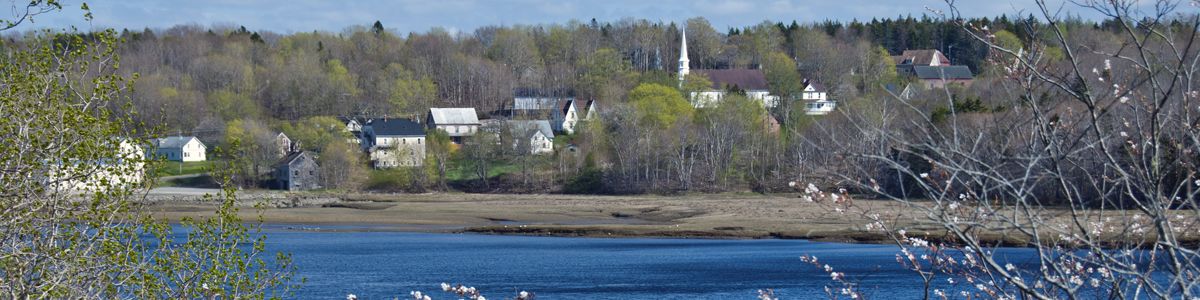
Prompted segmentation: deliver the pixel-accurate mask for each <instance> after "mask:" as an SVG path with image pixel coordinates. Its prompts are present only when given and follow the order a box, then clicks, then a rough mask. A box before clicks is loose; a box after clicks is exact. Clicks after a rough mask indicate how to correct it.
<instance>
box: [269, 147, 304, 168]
mask: <svg viewBox="0 0 1200 300" xmlns="http://www.w3.org/2000/svg"><path fill="white" fill-rule="evenodd" d="M308 155H309V154H308V151H300V152H292V153H288V155H286V156H284V157H283V158H280V159H279V161H276V162H275V164H274V166H275V167H276V168H278V167H282V166H287V165H291V164H292V162H294V161H296V159H299V158H300V157H302V156H308Z"/></svg>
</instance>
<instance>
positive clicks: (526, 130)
mask: <svg viewBox="0 0 1200 300" xmlns="http://www.w3.org/2000/svg"><path fill="white" fill-rule="evenodd" d="M507 123H508V130H509V131H510V132H511V134H512V135H511V136H512V137H513V148H515V149H517V150H521V149H522V143H528V146H529V153H530V154H545V153H553V152H554V130H553V129H552V126H551V124H550V121H547V120H510V121H508V122H507Z"/></svg>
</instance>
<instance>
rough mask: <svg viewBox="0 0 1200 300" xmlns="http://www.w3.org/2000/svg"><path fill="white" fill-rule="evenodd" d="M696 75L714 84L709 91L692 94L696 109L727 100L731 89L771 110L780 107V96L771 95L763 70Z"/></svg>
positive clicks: (703, 70) (718, 71) (702, 72)
mask: <svg viewBox="0 0 1200 300" xmlns="http://www.w3.org/2000/svg"><path fill="white" fill-rule="evenodd" d="M695 71H696V73H699V74H703V75H705V76H707V77H708V80H709V81H711V82H712V86H710V87H709V89H708V90H705V91H700V92H692V93H691V95H688V96H689V99H688V100H690V101H691V102H692V105H695V106H696V107H708V106H712V105H716V103H718V102H720V101H721V100H722V99H724V98H725V94H727V93H728V92H729V90H731V89H739V90H742V91H745V92H746V97H747V98H750V99H753V100H758V101H759V102H762V104H763V106H764V107H767V108H771V107H775V106H776V105H779V96H775V95H771V92H770V91H769V90H768V85H767V77H766V75H764V74H763V72H762V70H755V69H723V70H715V69H701V70H695Z"/></svg>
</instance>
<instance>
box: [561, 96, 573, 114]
mask: <svg viewBox="0 0 1200 300" xmlns="http://www.w3.org/2000/svg"><path fill="white" fill-rule="evenodd" d="M572 106H575V99H566V100H561V101H558V111H559V112H561V113H562V114H563V115H566V114H567V111H570V110H571V107H572Z"/></svg>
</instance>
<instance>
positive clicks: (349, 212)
mask: <svg viewBox="0 0 1200 300" xmlns="http://www.w3.org/2000/svg"><path fill="white" fill-rule="evenodd" d="M204 192H205V191H204V190H197V189H175V190H157V191H153V192H151V195H150V196H149V197H148V198H147V201H146V202H145V206H144V208H145V209H147V210H148V211H149V212H150V213H151V214H153V215H155V216H156V217H160V218H165V219H168V220H179V219H181V218H184V217H196V216H204V215H207V214H209V213H211V212H212V211H213V210H214V209H215V205H216V203H215V202H214V201H213V200H204V199H203V198H202V197H201V196H200V195H202V194H203V193H204ZM212 192H215V190H213V191H212ZM855 201H856V202H855V205H856V206H858V207H860V208H861V209H864V210H868V211H870V213H872V214H875V213H877V214H880V215H881V216H882V218H883V219H884V220H885V221H886V222H888V223H889V224H892V225H891V227H892V228H904V229H906V230H907V231H908V232H910V234H909V235H910V236H912V235H913V233H915V234H917V235H918V236H922V237H924V238H926V239H929V240H934V241H938V240H950V241H952V240H953V239H951V238H949V237H947V236H945V234H944V233H943V232H942V231H941V230H940V229H939V227H937V226H932V225H931V224H927V223H922V222H918V221H917V220H919V218H917V217H915V216H916V213H918V212H917V211H916V210H915V209H913V208H909V207H905V206H904V205H903V204H902V203H898V202H894V201H889V200H855ZM255 203H265V204H266V205H264V206H266V207H267V208H265V209H262V210H261V211H260V210H258V209H254V208H253V206H254V204H255ZM239 205H240V206H243V208H242V209H241V210H240V214H241V215H242V217H243V219H244V220H256V219H257V218H258V217H259V214H260V213H261V216H262V218H263V220H264V222H266V223H272V224H296V225H298V226H304V227H306V228H309V229H317V230H321V228H322V227H321V225H362V226H363V227H364V228H369V230H391V231H419V232H472V233H485V234H521V235H545V236H579V237H677V238H785V239H813V240H822V241H838V242H862V243H880V242H891V240H890V239H889V238H888V237H887V236H886V235H885V234H883V233H882V232H879V231H870V230H867V229H866V226H865V225H866V224H867V222H866V221H865V217H864V216H863V215H862V214H860V213H851V212H839V211H836V210H835V209H834V208H832V207H829V206H825V205H822V204H819V203H813V202H807V201H804V200H801V199H800V198H799V197H798V195H796V194H773V195H760V194H697V195H678V196H654V195H633V196H596V195H557V194H555V195H520V194H464V193H430V194H322V193H282V192H274V191H250V192H244V193H239ZM1049 211H1051V212H1053V209H1049ZM1063 214H1065V211H1064V212H1063ZM1064 221H1065V220H1064ZM341 227H343V228H344V227H345V226H341ZM351 227H353V226H351ZM980 236H981V238H982V239H985V240H987V241H989V242H992V243H994V244H997V245H1012V246H1021V245H1024V241H1022V240H1017V239H1014V238H1013V237H1011V236H1005V235H1003V234H998V233H993V234H988V233H981V235H980ZM1189 237H1190V238H1195V236H1189Z"/></svg>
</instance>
